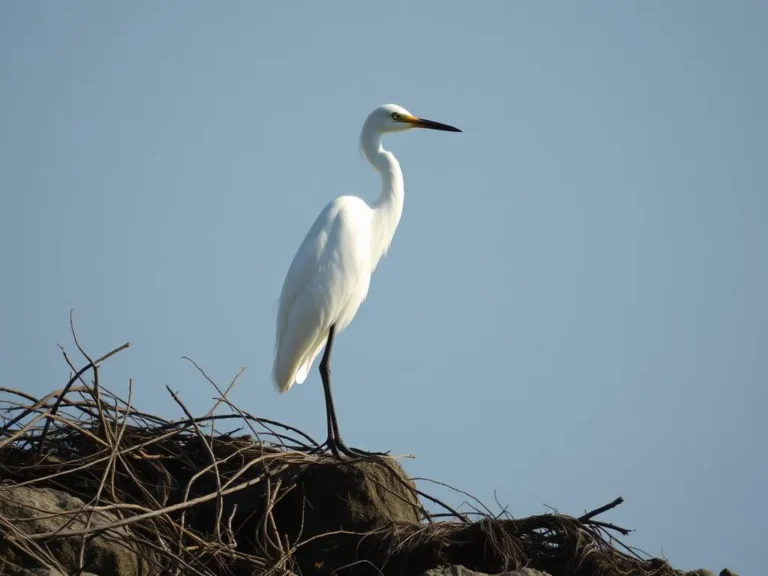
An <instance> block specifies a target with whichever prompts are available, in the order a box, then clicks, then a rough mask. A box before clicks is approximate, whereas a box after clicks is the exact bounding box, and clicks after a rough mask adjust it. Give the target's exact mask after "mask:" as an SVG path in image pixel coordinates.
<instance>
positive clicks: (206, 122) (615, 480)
mask: <svg viewBox="0 0 768 576" xmlns="http://www.w3.org/2000/svg"><path fill="white" fill-rule="evenodd" d="M766 29H768V4H766V3H764V2H758V1H754V2H746V1H738V0H735V1H732V2H704V1H697V2H693V1H677V2H666V1H660V0H656V1H646V2H621V3H620V2H581V3H571V2H567V3H566V2H561V3H544V2H526V3H523V2H506V1H484V2H482V3H480V2H478V3H475V4H471V3H467V2H449V1H446V0H439V1H437V0H433V1H429V2H427V1H424V2H404V1H402V2H388V3H381V2H375V3H374V2H352V1H347V2H325V3H315V2H292V3H285V2H280V3H277V2H275V3H269V4H267V3H261V2H227V3H222V4H217V5H216V6H215V7H214V5H213V4H211V3H208V2H192V1H189V2H187V1H185V2H181V1H172V2H162V3H158V2H130V3H126V2H122V3H117V2H78V1H71V2H36V1H24V2H21V1H16V2H14V1H10V0H8V1H5V2H2V4H0V82H2V89H1V90H0V194H1V195H0V258H1V263H2V282H1V283H0V365H2V372H1V374H2V376H1V377H0V380H2V383H3V384H5V385H12V386H16V387H21V388H24V389H26V390H28V391H30V392H33V393H36V394H40V395H42V394H44V393H46V392H48V391H50V390H52V389H54V388H55V387H59V386H61V385H62V384H63V383H64V381H65V379H66V377H67V374H68V369H67V367H66V366H65V364H64V362H63V360H62V359H61V356H60V353H59V351H58V348H57V347H56V344H57V343H62V344H64V345H67V346H69V347H70V348H71V341H70V338H69V335H68V313H69V310H70V308H74V309H75V313H76V321H77V325H78V326H79V334H80V337H81V339H82V341H83V343H84V344H85V345H86V346H87V348H88V350H89V351H91V353H92V354H94V355H98V354H101V353H104V352H106V351H107V350H109V349H111V348H112V347H114V346H116V345H118V344H120V343H122V342H124V341H126V340H129V341H130V342H131V343H132V347H131V349H130V350H128V351H126V352H123V353H122V354H121V355H120V356H119V357H118V358H116V359H114V360H113V361H110V362H109V363H108V364H107V365H105V367H104V371H103V374H104V379H105V381H106V382H108V383H109V384H110V385H111V386H112V387H113V388H115V389H117V390H123V389H125V387H126V384H127V381H128V378H129V377H133V378H134V379H135V393H136V401H137V403H138V405H139V406H140V407H142V408H144V409H147V410H154V411H157V412H159V413H161V414H163V415H165V416H167V417H179V416H180V414H179V410H178V409H177V408H176V406H175V405H174V404H173V402H172V401H171V399H170V398H169V397H168V395H167V393H166V392H165V389H164V386H165V385H166V384H170V385H171V386H172V387H173V388H174V389H176V390H178V391H179V392H180V394H181V397H182V398H183V399H184V400H185V401H186V403H187V404H188V405H189V406H190V407H191V408H192V409H193V410H194V411H196V412H200V413H202V412H204V411H205V410H206V409H207V408H208V407H209V406H210V404H211V397H212V390H211V389H210V388H209V387H208V386H207V385H206V383H205V382H204V381H203V380H202V378H200V377H199V376H198V375H197V374H196V373H195V372H194V370H193V369H192V368H191V367H190V365H188V364H187V363H185V362H184V361H182V360H180V356H181V355H189V356H191V357H192V358H194V359H195V360H196V361H198V362H199V363H200V364H201V365H202V366H203V367H204V368H206V369H207V370H208V371H209V372H210V374H211V375H212V376H213V377H215V378H216V379H218V380H219V381H221V382H223V383H226V382H228V381H229V379H230V378H231V377H232V376H233V375H234V374H235V373H236V372H237V371H238V370H239V369H240V368H241V367H242V366H247V371H246V373H245V375H244V376H243V379H242V380H241V382H240V384H239V387H238V388H237V390H236V392H235V393H234V399H235V401H236V402H238V403H239V404H240V405H242V406H243V407H244V408H246V409H248V410H249V411H251V412H253V413H255V414H258V415H261V416H265V417H270V418H275V419H279V420H284V421H288V422H290V423H292V424H294V425H297V426H299V427H301V428H302V429H305V430H307V431H308V432H310V433H312V434H313V435H315V436H317V437H318V438H322V437H323V435H324V433H325V416H324V409H323V395H322V387H321V386H320V379H319V376H318V374H317V371H316V367H315V368H313V372H312V375H311V377H310V379H309V380H308V382H307V383H306V384H304V385H303V386H297V387H294V388H293V389H292V390H291V391H290V393H289V394H287V395H285V396H278V395H277V394H276V393H275V392H274V390H273V388H272V385H271V383H270V380H269V373H270V363H271V359H272V351H273V338H274V320H275V313H276V302H277V297H278V295H279V291H280V286H281V284H282V280H283V276H284V274H285V272H286V270H287V267H288V265H289V263H290V260H291V258H292V257H293V254H294V252H295V250H296V248H297V247H298V245H299V243H300V242H301V239H302V238H303V235H304V234H305V232H306V230H307V229H308V228H309V226H310V225H311V223H312V222H313V220H314V218H315V216H316V214H317V213H318V211H319V210H320V209H321V208H322V207H323V206H324V205H325V204H326V203H327V202H328V201H329V200H330V199H331V198H333V197H334V196H336V195H339V194H347V193H356V194H361V195H363V196H365V197H366V198H368V199H372V198H374V197H375V195H376V193H377V192H378V181H377V179H376V176H375V174H374V173H373V172H372V170H371V169H370V168H369V167H368V166H367V165H366V164H365V162H364V160H363V159H362V157H361V155H360V154H359V151H358V148H357V145H358V144H357V138H358V134H359V130H360V126H361V124H362V121H363V119H364V118H365V116H366V115H367V114H368V112H369V111H370V110H371V109H373V108H374V107H375V106H377V105H379V104H383V103H386V102H395V103H398V104H400V105H403V106H405V107H406V108H408V109H409V110H410V111H412V112H413V113H415V114H419V115H423V116H425V117H427V118H430V119H434V120H439V121H443V122H447V123H450V124H454V125H456V126H459V127H460V128H462V129H463V130H464V133H463V134H444V133H427V132H411V133H408V134H405V135H396V136H392V137H390V138H389V139H387V140H386V145H387V146H388V147H389V148H390V149H391V150H392V151H394V152H395V154H396V155H397V156H398V158H399V159H400V161H401V164H402V166H403V170H404V173H405V182H406V200H405V211H404V215H403V218H402V221H401V224H400V228H399V229H398V232H397V234H396V236H395V240H394V243H393V245H392V247H391V250H390V252H389V256H388V257H387V259H385V260H384V261H383V263H382V264H381V266H380V267H379V269H378V270H377V272H376V274H375V275H374V278H373V282H372V287H371V291H370V295H369V299H368V301H367V302H366V303H365V304H364V305H363V306H362V308H361V310H360V312H359V314H358V316H357V318H356V319H355V321H354V322H353V323H352V325H351V326H350V328H349V329H348V330H347V331H346V332H344V333H342V335H341V336H340V337H339V338H338V341H337V346H336V348H335V351H334V353H335V358H334V359H335V362H334V382H335V386H334V389H335V393H336V398H337V408H338V411H339V418H340V423H341V429H342V432H343V435H344V436H345V438H346V440H347V441H348V442H349V443H350V444H352V445H355V446H359V447H362V448H367V449H371V450H381V449H391V450H392V451H393V452H395V453H406V452H407V453H413V454H415V455H416V456H417V458H416V459H415V460H411V461H406V462H405V465H406V467H407V469H408V470H409V471H410V472H411V473H412V474H413V475H418V476H429V477H432V478H435V479H437V480H441V481H444V482H448V483H450V484H453V485H456V486H458V487H460V488H462V489H464V490H467V491H469V492H471V493H474V494H476V495H477V496H479V497H480V498H481V499H483V500H485V501H487V502H493V494H494V490H495V491H496V492H497V495H498V498H499V500H500V501H501V502H502V503H504V504H508V505H509V506H510V511H511V512H512V513H513V514H514V515H516V516H520V515H525V514H532V513H539V512H542V511H544V510H545V507H544V505H545V504H546V505H549V506H553V507H556V508H557V509H559V510H561V511H563V512H567V513H573V514H576V513H579V512H582V511H583V510H584V509H588V508H592V507H596V506H598V505H601V504H603V503H605V502H608V501H609V500H611V499H613V498H614V497H615V496H618V495H623V496H624V497H625V498H626V499H627V502H626V504H625V505H624V506H622V507H621V508H619V509H618V510H616V511H614V512H611V513H610V514H609V515H608V516H607V517H606V519H609V520H612V521H615V522H616V523H618V524H622V525H627V526H629V527H632V528H635V529H637V532H636V533H635V534H634V535H633V536H632V537H631V538H630V539H629V542H630V543H632V544H634V545H637V546H640V547H641V548H643V549H645V550H646V551H648V552H649V553H651V554H654V555H661V554H663V555H666V556H667V557H668V558H669V559H670V560H671V561H672V562H673V564H674V565H675V566H677V567H680V568H686V569H691V568H695V567H707V568H710V569H713V570H719V569H721V568H723V567H725V566H728V567H730V568H732V569H735V570H737V571H739V572H741V573H742V574H757V573H758V572H760V570H761V569H762V568H764V551H763V548H764V539H765V526H764V518H765V516H766V515H767V514H768V502H767V501H768V497H766V494H765V487H766V485H768V464H767V463H766V456H765V454H766V452H765V449H766V448H765V447H766V438H767V436H768V434H767V432H768V426H767V425H766V421H765V417H764V414H765V410H766V404H767V403H768V402H767V401H768V398H767V394H766V388H765V385H766V379H767V378H768V354H767V353H766V352H767V348H768V305H767V304H766V294H768V226H767V225H766V223H767V222H768V220H767V219H768V200H767V199H766V193H767V192H768V162H767V161H766V152H768V141H767V140H768V137H767V136H766V134H768V114H767V113H766V102H768V81H767V80H766V76H767V74H768V72H767V71H768V65H767V64H766V54H768V39H767V36H766ZM433 491H434V492H435V493H436V494H439V495H441V496H446V497H448V498H449V499H450V500H451V502H452V503H454V504H456V505H458V504H459V503H460V502H461V498H460V497H459V496H456V495H447V494H446V493H445V492H444V491H441V490H438V489H433Z"/></svg>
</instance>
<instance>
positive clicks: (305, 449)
mask: <svg viewBox="0 0 768 576" xmlns="http://www.w3.org/2000/svg"><path fill="white" fill-rule="evenodd" d="M124 347H127V345H126V346H124ZM124 347H121V348H120V349H122V348H124ZM120 349H118V350H117V351H119V350H120ZM115 352H116V351H113V352H112V353H110V354H108V355H107V356H106V357H108V356H109V355H111V354H113V353H115ZM106 357H105V358H106ZM105 358H101V359H99V360H97V361H94V362H91V361H90V360H89V363H88V364H87V365H86V366H85V367H84V368H82V369H80V370H78V371H76V373H75V375H74V376H73V377H72V378H71V379H70V381H69V382H68V383H67V385H66V386H65V388H63V389H62V390H57V391H55V392H52V393H50V394H49V395H47V396H46V397H44V398H42V399H38V398H34V397H32V396H30V395H29V394H26V393H24V392H21V391H17V390H11V389H7V388H4V389H0V394H3V395H4V396H0V417H2V419H3V422H4V425H3V427H2V428H0V478H2V482H3V486H2V490H0V573H3V574H6V573H8V574H12V573H14V572H13V570H17V572H18V573H19V574H22V573H23V572H21V571H20V570H21V569H22V567H23V568H25V569H32V568H34V569H41V570H48V571H49V574H54V573H55V570H58V571H60V572H61V573H65V574H70V573H73V572H77V571H78V570H82V571H84V572H94V573H96V574H103V575H108V576H134V575H135V576H139V575H141V576H150V575H153V574H158V575H159V574H169V573H175V574H178V575H180V576H186V575H193V574H194V575H195V576H201V575H203V576H218V575H224V574H226V575H239V574H242V575H246V574H248V575H252V574H269V573H271V574H286V573H291V572H293V573H301V574H302V575H309V574H376V575H381V574H385V575H388V574H393V575H394V574H415V575H417V574H420V573H422V572H424V571H426V570H428V569H436V568H439V567H443V566H450V565H454V566H464V567H466V568H468V569H472V570H478V571H482V572H486V573H499V572H502V571H505V570H517V569H522V568H524V567H528V568H531V569H536V570H542V571H545V572H547V573H548V574H550V575H552V576H592V575H613V574H621V575H622V576H633V575H634V576H678V575H679V574H680V573H678V572H677V571H675V570H673V569H672V568H671V567H670V566H669V565H668V564H667V563H666V562H664V561H663V560H658V559H653V558H645V557H642V556H641V555H639V554H638V553H637V552H635V551H634V550H632V549H630V548H628V547H625V546H624V547H623V545H622V544H621V543H620V542H619V541H618V540H616V539H615V536H616V535H617V534H626V533H627V532H628V531H626V530H625V529H623V528H620V527H617V526H614V525H612V524H609V523H606V522H603V521H600V520H598V519H597V518H596V517H597V516H598V515H600V514H602V513H604V512H606V511H607V510H609V509H611V508H612V507H614V506H616V505H618V504H620V503H621V499H617V500H615V501H614V502H612V503H611V504H608V505H606V506H603V507H601V508H598V509H596V510H594V511H593V512H591V513H589V514H585V515H583V516H581V517H579V518H573V517H570V516H564V515H559V514H545V515H541V516H533V517H530V518H521V519H512V518H509V517H506V516H500V517H496V516H493V515H491V513H490V511H487V509H486V512H484V513H476V514H475V515H474V516H473V521H472V520H470V515H467V514H460V513H458V512H456V511H455V510H453V509H452V508H450V507H449V506H447V505H445V504H443V503H442V502H440V501H439V500H437V499H435V498H432V497H431V496H429V495H428V494H426V493H424V492H423V491H421V490H419V489H418V488H417V487H416V485H415V483H414V482H413V481H411V480H410V479H409V478H408V476H407V475H406V473H405V471H404V470H403V468H402V467H401V466H400V464H399V463H398V462H397V461H396V460H394V459H392V458H375V459H368V460H362V461H357V462H345V463H339V462H336V461H334V460H333V459H331V458H329V457H327V456H322V455H321V456H315V455H311V454H310V452H311V451H313V450H314V449H316V448H318V445H317V443H316V442H315V441H314V440H313V439H312V438H311V437H309V436H308V435H306V434H304V433H303V432H301V431H300V430H298V429H296V428H294V427H291V426H288V425H285V424H281V423H279V422H274V421H271V420H266V419H262V418H256V417H253V416H251V415H249V414H247V413H246V412H244V411H243V410H241V409H239V408H238V407H236V406H234V405H232V404H231V403H230V402H229V400H228V399H227V392H228V390H229V389H228V390H227V392H222V391H221V390H220V389H219V387H218V386H216V385H215V384H213V382H212V381H210V379H209V381H210V382H211V384H213V385H214V386H215V387H216V390H217V392H218V393H219V396H220V397H219V400H218V401H217V403H216V406H214V407H213V409H211V410H210V411H209V412H208V413H207V414H205V415H203V416H201V417H197V418H195V417H192V415H191V414H190V413H189V412H188V410H187V409H186V407H185V406H184V404H183V403H182V401H181V400H180V399H179V398H178V396H177V395H176V394H174V393H173V392H172V391H171V390H170V389H169V392H170V394H171V395H172V396H173V398H174V400H176V402H177V403H178V405H179V407H180V409H181V411H182V412H183V413H184V415H185V417H184V418H183V419H182V420H179V421H174V422H170V421H167V420H165V419H163V418H161V417H159V416H156V415H152V414H147V413H143V412H140V411H138V410H136V409H135V408H133V407H132V402H131V392H130V391H129V395H128V400H127V401H124V400H122V399H121V398H119V397H117V396H116V395H115V394H113V393H111V392H109V391H108V390H106V389H104V388H103V387H102V386H101V385H100V383H99V379H98V370H97V366H98V364H99V362H102V361H103V360H104V359H105ZM67 360H68V362H69V359H68V358H67ZM70 365H71V362H70ZM73 370H74V368H73ZM88 370H91V371H92V372H93V376H94V377H93V380H92V381H91V382H86V381H85V379H84V374H85V373H86V372H87V371H88ZM206 378H207V376H206ZM233 384H234V382H233ZM231 386H232V385H230V388H231ZM220 405H221V406H225V407H228V408H229V409H230V413H229V414H223V415H221V414H220V415H216V414H215V409H216V408H217V407H218V406H220ZM225 421H234V422H237V423H239V424H242V425H244V426H248V428H249V431H250V434H249V435H248V436H239V437H235V436H233V435H232V433H223V432H220V431H218V430H217V429H216V427H217V426H221V425H222V423H223V422H225ZM423 501H431V502H432V503H435V504H437V505H438V506H442V507H443V509H444V510H445V512H444V513H443V514H442V516H443V517H448V519H447V520H446V519H443V518H440V520H438V515H437V514H430V513H429V512H428V511H427V509H426V508H425V506H424V505H423V504H422V502H423Z"/></svg>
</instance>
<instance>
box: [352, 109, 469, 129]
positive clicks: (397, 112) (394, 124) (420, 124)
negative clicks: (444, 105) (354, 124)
mask: <svg viewBox="0 0 768 576" xmlns="http://www.w3.org/2000/svg"><path fill="white" fill-rule="evenodd" d="M365 124H366V127H368V128H370V129H372V130H373V131H375V132H379V133H387V132H402V131H404V130H410V129H411V128H428V129H430V130H442V131H444V132H461V130H459V129H458V128H454V127H453V126H449V125H448V124H441V123H440V122H433V121H432V120H425V119H424V118H419V117H418V116H414V115H413V114H411V113H410V112H408V110H406V109H405V108H403V107H402V106H398V105H397V104H385V105H384V106H379V107H378V108H376V110H374V111H373V112H371V113H370V114H369V116H368V119H367V120H366V121H365Z"/></svg>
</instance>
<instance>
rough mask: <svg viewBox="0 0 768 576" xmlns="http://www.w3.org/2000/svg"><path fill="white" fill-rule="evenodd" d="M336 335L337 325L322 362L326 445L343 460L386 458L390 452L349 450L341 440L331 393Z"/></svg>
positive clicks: (330, 334)
mask: <svg viewBox="0 0 768 576" xmlns="http://www.w3.org/2000/svg"><path fill="white" fill-rule="evenodd" d="M335 335H336V325H331V329H330V330H329V331H328V340H327V342H326V343H325V352H324V353H323V358H322V359H321V360H320V377H321V378H322V380H323V391H324V392H325V416H326V420H327V424H328V440H327V441H326V444H327V445H328V448H330V450H331V452H332V453H333V455H334V456H335V457H336V458H338V459H341V454H344V455H345V456H348V457H350V458H354V457H360V456H386V455H387V454H389V452H365V451H363V450H357V449H355V448H348V447H347V445H346V444H344V441H343V440H342V439H341V433H340V432H339V421H338V420H337V418H336V407H335V406H334V405H333V394H332V393H331V352H332V351H333V338H334V336H335Z"/></svg>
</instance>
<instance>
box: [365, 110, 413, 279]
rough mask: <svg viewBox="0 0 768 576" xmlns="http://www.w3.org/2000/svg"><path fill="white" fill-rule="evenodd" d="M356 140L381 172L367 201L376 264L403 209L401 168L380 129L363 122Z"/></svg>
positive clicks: (373, 257)
mask: <svg viewBox="0 0 768 576" xmlns="http://www.w3.org/2000/svg"><path fill="white" fill-rule="evenodd" d="M360 143H361V144H362V147H363V152H364V153H365V157H366V159H367V160H368V162H370V163H371V165H372V166H373V167H374V168H375V169H376V171H377V172H378V173H379V174H380V175H381V192H380V193H379V197H378V199H377V200H376V202H374V203H373V204H371V208H372V209H373V222H372V223H371V257H372V260H373V267H374V268H376V265H377V264H378V262H379V260H380V259H381V257H382V256H384V255H385V254H386V253H387V249H388V248H389V245H390V244H391V242H392V238H393V237H394V235H395V230H396V229H397V225H398V223H399V222H400V216H401V215H402V213H403V199H404V197H405V192H404V185H403V172H402V170H400V163H399V162H398V161H397V158H395V156H394V154H392V153H391V152H389V151H387V150H384V148H383V147H382V145H381V133H380V132H378V131H376V130H373V129H371V128H370V126H368V125H367V123H366V125H365V126H364V127H363V132H362V135H361V136H360Z"/></svg>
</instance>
